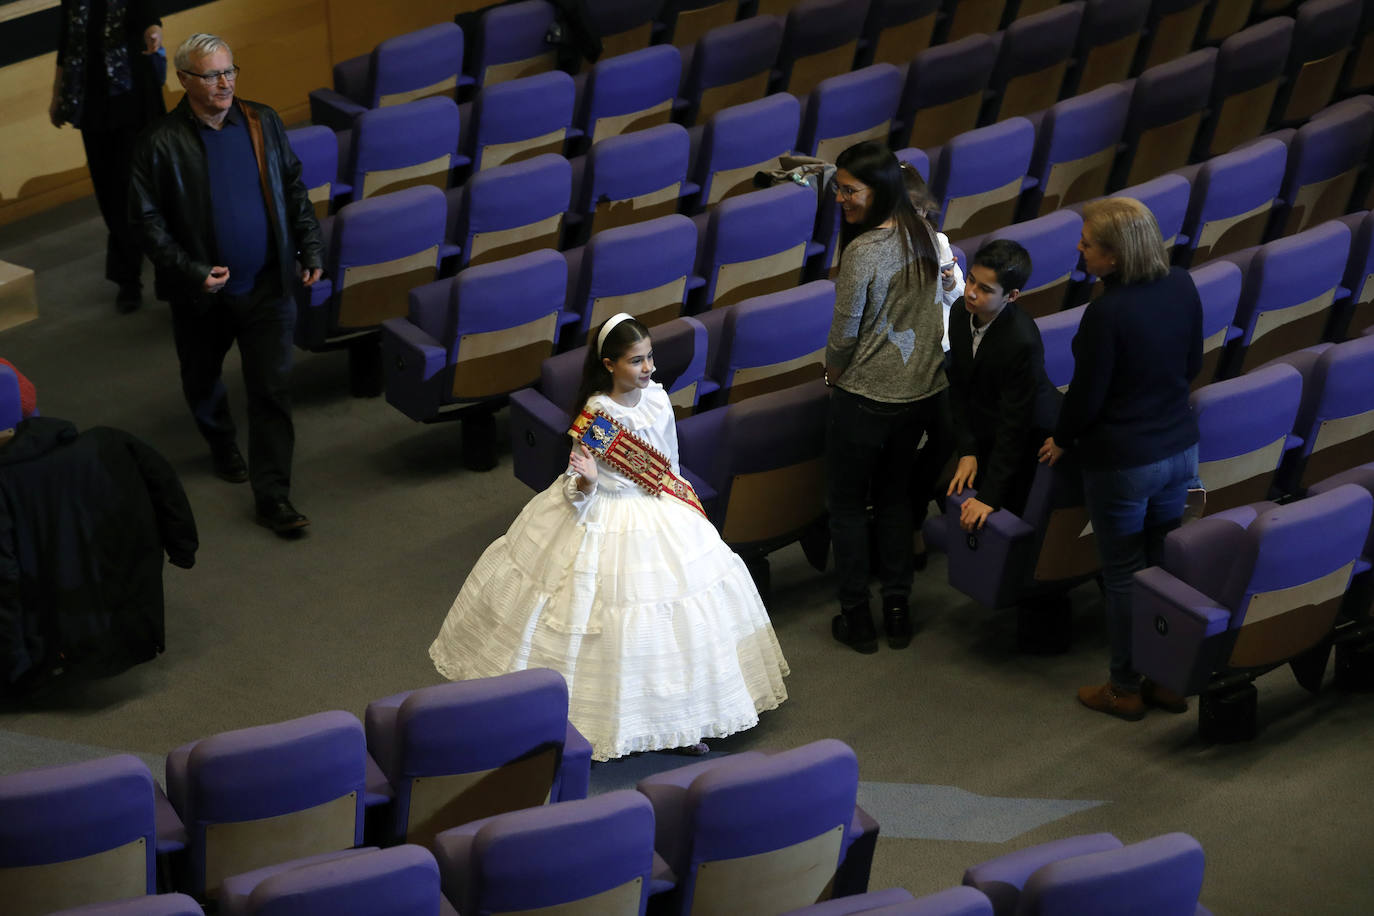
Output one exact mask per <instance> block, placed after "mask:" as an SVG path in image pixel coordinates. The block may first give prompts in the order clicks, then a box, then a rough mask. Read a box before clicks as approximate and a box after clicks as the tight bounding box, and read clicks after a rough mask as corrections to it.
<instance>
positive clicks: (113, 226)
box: [81, 125, 143, 287]
mask: <svg viewBox="0 0 1374 916" xmlns="http://www.w3.org/2000/svg"><path fill="white" fill-rule="evenodd" d="M138 131H139V128H138V127H136V126H132V125H131V126H127V127H113V128H110V129H109V130H82V131H81V144H82V146H84V147H85V148H86V165H87V167H88V168H89V169H90V171H91V185H92V186H93V187H94V188H95V199H96V203H98V204H99V205H100V215H101V216H102V217H104V219H105V228H106V229H107V230H109V235H108V237H107V238H106V241H105V278H106V279H108V280H113V281H114V282H115V283H118V284H119V285H120V286H121V287H125V286H131V287H138V286H139V285H140V281H139V273H140V270H141V269H142V265H143V252H142V249H141V248H140V247H139V240H138V232H137V230H136V229H135V228H134V227H133V225H132V224H130V222H129V168H130V162H131V160H132V158H133V152H134V140H135V139H137V137H138Z"/></svg>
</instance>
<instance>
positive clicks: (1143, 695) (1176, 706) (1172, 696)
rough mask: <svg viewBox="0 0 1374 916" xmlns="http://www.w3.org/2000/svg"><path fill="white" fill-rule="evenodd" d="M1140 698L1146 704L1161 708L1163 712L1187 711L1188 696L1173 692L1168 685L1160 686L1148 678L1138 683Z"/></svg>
mask: <svg viewBox="0 0 1374 916" xmlns="http://www.w3.org/2000/svg"><path fill="white" fill-rule="evenodd" d="M1140 699H1141V700H1143V701H1144V702H1145V705H1146V706H1153V707H1154V708H1155V709H1162V710H1164V711H1165V712H1172V713H1180V712H1187V711H1188V698H1187V697H1185V696H1184V695H1183V694H1181V693H1174V692H1173V691H1172V690H1170V689H1169V688H1168V687H1161V686H1159V685H1158V684H1156V683H1155V682H1154V681H1152V680H1150V679H1149V678H1146V679H1145V682H1144V683H1143V684H1141V685H1140Z"/></svg>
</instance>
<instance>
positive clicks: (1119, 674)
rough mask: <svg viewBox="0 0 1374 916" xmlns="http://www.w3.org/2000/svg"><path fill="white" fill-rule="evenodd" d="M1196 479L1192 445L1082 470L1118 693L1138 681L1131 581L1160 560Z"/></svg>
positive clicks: (1137, 685)
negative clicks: (1149, 458)
mask: <svg viewBox="0 0 1374 916" xmlns="http://www.w3.org/2000/svg"><path fill="white" fill-rule="evenodd" d="M1196 481H1197V446H1196V445H1193V446H1190V447H1188V448H1186V449H1184V450H1183V451H1181V452H1179V453H1178V454H1176V455H1170V456H1169V457H1168V458H1164V459H1161V460H1159V461H1154V462H1151V463H1150V464H1142V465H1137V466H1136V467H1131V468H1085V469H1084V470H1083V492H1084V495H1085V497H1086V498H1087V502H1088V515H1089V517H1090V518H1091V519H1092V523H1093V532H1094V534H1096V536H1097V551H1098V554H1099V555H1100V556H1101V557H1102V579H1103V582H1104V584H1105V586H1106V589H1105V590H1106V596H1105V604H1106V612H1107V636H1108V639H1109V640H1110V643H1111V651H1112V661H1111V680H1112V686H1114V687H1115V688H1116V689H1117V690H1119V691H1123V692H1127V693H1131V692H1135V691H1138V690H1139V689H1140V681H1141V677H1140V675H1139V674H1138V673H1137V672H1136V671H1135V669H1134V668H1133V667H1132V666H1131V585H1132V579H1133V577H1134V576H1135V574H1136V573H1137V572H1139V571H1140V570H1142V569H1144V568H1145V567H1147V566H1153V565H1155V564H1156V563H1158V562H1159V558H1160V554H1161V552H1162V550H1163V547H1164V536H1165V535H1166V534H1168V533H1169V532H1170V531H1172V530H1173V529H1175V528H1177V527H1178V524H1179V519H1180V518H1182V516H1183V504H1184V502H1185V501H1186V500H1187V498H1188V488H1189V487H1190V486H1193V485H1195V484H1196Z"/></svg>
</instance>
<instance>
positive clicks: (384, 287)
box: [296, 185, 446, 350]
mask: <svg viewBox="0 0 1374 916" xmlns="http://www.w3.org/2000/svg"><path fill="white" fill-rule="evenodd" d="M445 218H446V205H445V201H444V192H443V191H440V190H439V189H438V188H435V187H431V186H428V185H422V186H420V187H414V188H406V189H405V190H402V191H396V192H395V193H392V194H384V195H382V196H380V197H374V198H371V199H369V200H360V201H358V202H357V203H351V204H348V205H347V206H345V207H342V208H340V210H339V212H338V214H337V215H336V216H335V217H334V219H333V221H332V222H333V229H332V231H331V233H330V236H331V238H330V240H329V242H328V245H327V248H326V252H325V261H324V265H325V266H324V271H325V279H323V280H321V281H319V282H317V283H316V284H315V285H314V286H311V287H309V288H308V289H307V288H301V289H300V290H298V291H297V294H296V316H297V320H296V346H298V347H301V348H302V349H305V350H327V349H333V348H335V347H339V346H347V345H349V344H355V343H357V342H358V338H359V336H360V335H363V334H364V333H365V332H369V331H374V330H376V328H377V326H378V325H380V324H381V323H382V322H383V321H386V320H387V319H388V318H394V317H397V316H399V315H403V314H405V297H406V294H407V292H408V291H409V290H410V289H411V288H412V287H415V286H419V285H420V284H422V283H428V282H430V281H432V280H433V279H434V278H435V275H436V274H437V272H438V266H439V255H440V250H441V245H442V244H443V239H444V222H445ZM369 340H375V335H374V336H372V337H370V338H369Z"/></svg>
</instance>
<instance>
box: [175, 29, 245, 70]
mask: <svg viewBox="0 0 1374 916" xmlns="http://www.w3.org/2000/svg"><path fill="white" fill-rule="evenodd" d="M216 51H225V52H227V53H228V55H229V57H230V59H232V58H233V56H234V51H233V49H232V48H230V47H229V43H228V42H227V41H225V40H224V39H223V38H220V37H219V36H218V35H211V34H209V33H207V32H197V33H196V34H194V35H192V36H191V37H190V38H188V39H186V40H185V41H183V42H182V43H181V47H179V48H177V53H176V57H175V59H174V60H173V63H174V64H175V65H176V68H177V69H178V70H187V71H189V70H190V69H191V61H192V60H194V59H196V58H199V57H206V56H208V55H211V54H214V53H215V52H216Z"/></svg>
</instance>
